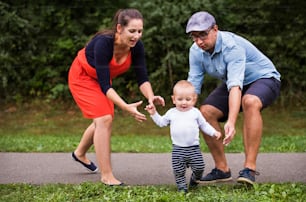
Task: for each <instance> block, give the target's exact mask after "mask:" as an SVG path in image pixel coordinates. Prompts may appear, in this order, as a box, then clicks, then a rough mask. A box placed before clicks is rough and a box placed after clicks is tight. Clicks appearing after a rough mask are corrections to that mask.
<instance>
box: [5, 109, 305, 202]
mask: <svg viewBox="0 0 306 202" xmlns="http://www.w3.org/2000/svg"><path fill="white" fill-rule="evenodd" d="M161 110H163V109H161ZM164 110H166V109H164ZM161 113H162V111H161ZM263 118H264V129H263V131H264V135H263V139H262V144H261V148H260V152H306V147H305V145H306V122H305V120H306V110H303V109H290V110H289V109H279V108H277V107H276V106H275V107H272V108H268V109H266V110H264V111H263ZM89 124H90V120H86V119H84V118H82V115H81V113H80V112H79V110H78V109H77V108H76V107H75V106H74V105H72V106H67V105H66V104H62V103H59V104H54V103H53V104H50V103H38V104H37V103H34V104H30V105H23V106H22V107H15V106H5V107H4V108H2V109H1V110H0V126H1V127H0V151H1V152H71V151H73V150H74V149H75V147H76V146H77V144H78V142H79V140H80V138H81V135H82V132H83V130H84V129H85V128H86V127H87V126H88V125H89ZM241 126H242V117H241V115H240V116H239V119H238V122H237V128H236V130H237V135H236V137H235V139H234V140H233V141H232V143H231V144H230V145H229V146H228V147H227V148H226V152H243V147H242V138H241V136H242V135H241V134H242V132H241V128H242V127H241ZM201 149H202V151H203V152H208V150H207V147H206V145H205V143H204V141H203V140H201ZM91 151H93V148H92V149H91ZM112 151H113V152H158V153H160V152H170V151H171V141H170V137H169V128H168V127H166V128H159V127H157V126H156V125H154V123H153V122H152V121H151V120H150V118H149V117H148V121H147V122H146V123H137V122H136V121H135V120H134V119H133V118H131V117H129V116H128V115H126V114H125V113H122V112H116V117H115V122H114V125H113V136H112ZM0 169H1V167H0ZM0 182H1V176H0ZM305 193H306V184H305V183H278V184H271V183H265V184H256V185H255V186H254V188H252V189H247V188H246V187H241V186H238V185H236V184H216V185H209V186H199V187H198V189H196V190H191V191H190V192H189V193H188V194H187V195H184V194H181V193H178V192H177V191H176V187H175V185H160V186H126V187H106V186H104V185H102V184H101V183H89V182H84V183H81V184H75V185H71V184H45V185H32V184H0V201H5V202H11V201H22V202H27V201H43V202H45V201H127V202H128V201H139V202H140V201H141V202H142V201H150V202H151V201H171V202H172V201H175V202H179V201H192V202H193V201H213V202H215V201H230V202H232V201H237V202H240V201H243V202H244V201H246V202H248V201H250V202H253V201H254V202H255V201H256V202H257V201H262V202H266V201H267V202H269V201H271V202H274V201H277V202H278V201H281V202H282V201H284V202H287V201H297V202H299V201H300V202H302V201H306V194H305Z"/></svg>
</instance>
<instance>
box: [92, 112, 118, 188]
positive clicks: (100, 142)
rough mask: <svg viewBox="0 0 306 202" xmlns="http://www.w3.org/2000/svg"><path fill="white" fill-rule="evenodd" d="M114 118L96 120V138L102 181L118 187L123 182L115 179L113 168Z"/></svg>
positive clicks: (104, 117) (109, 116)
mask: <svg viewBox="0 0 306 202" xmlns="http://www.w3.org/2000/svg"><path fill="white" fill-rule="evenodd" d="M112 122H113V117H112V116H111V115H105V116H102V117H99V118H95V119H94V126H95V131H94V137H93V142H94V146H95V151H96V156H97V162H98V165H99V168H100V171H101V181H102V182H103V183H105V184H108V185H118V184H120V183H121V182H120V181H119V180H117V179H116V178H115V176H114V175H113V171H112V166H111V132H112Z"/></svg>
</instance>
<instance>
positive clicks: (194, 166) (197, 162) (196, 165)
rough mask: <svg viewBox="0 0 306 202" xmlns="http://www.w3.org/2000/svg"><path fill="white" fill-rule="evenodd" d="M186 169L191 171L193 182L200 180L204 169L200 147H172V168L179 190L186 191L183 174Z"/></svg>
mask: <svg viewBox="0 0 306 202" xmlns="http://www.w3.org/2000/svg"><path fill="white" fill-rule="evenodd" d="M188 167H190V168H191V170H192V175H191V177H192V178H193V179H194V180H200V179H201V177H202V175H203V172H204V168H205V164H204V160H203V156H202V153H201V150H200V146H199V145H195V146H190V147H180V146H177V145H173V148H172V168H173V174H174V177H175V183H176V185H177V188H178V189H179V190H182V189H185V190H187V183H186V177H185V174H186V169H187V168H188Z"/></svg>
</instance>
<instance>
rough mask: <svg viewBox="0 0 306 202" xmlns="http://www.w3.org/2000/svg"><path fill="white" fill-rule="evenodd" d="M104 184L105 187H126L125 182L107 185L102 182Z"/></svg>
mask: <svg viewBox="0 0 306 202" xmlns="http://www.w3.org/2000/svg"><path fill="white" fill-rule="evenodd" d="M102 184H104V185H105V186H109V187H123V186H125V185H126V184H124V183H123V182H121V183H120V184H106V183H104V182H102Z"/></svg>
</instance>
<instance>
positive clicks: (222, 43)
mask: <svg viewBox="0 0 306 202" xmlns="http://www.w3.org/2000/svg"><path fill="white" fill-rule="evenodd" d="M189 65H190V69H189V74H188V81H190V82H191V83H192V84H193V85H194V86H195V88H196V92H197V93H198V94H200V93H201V88H202V85H203V81H204V75H205V74H209V75H211V76H213V77H216V78H218V79H221V80H222V81H224V82H225V83H226V85H227V88H228V90H229V89H231V88H232V87H233V86H240V88H241V89H243V86H245V85H247V84H250V83H252V82H254V81H256V80H258V79H261V78H271V77H274V78H276V79H277V80H280V73H279V72H278V71H277V70H276V68H275V66H274V65H273V63H272V62H271V60H270V59H269V58H268V57H267V56H265V55H264V54H263V53H262V52H261V51H260V50H258V49H257V48H256V47H255V46H254V45H253V44H252V43H250V42H249V41H248V40H246V39H244V38H242V37H240V36H238V35H236V34H233V33H231V32H225V31H218V35H217V40H216V45H215V50H214V52H213V53H212V54H210V53H209V52H206V51H204V50H202V49H201V48H199V47H198V46H197V45H196V43H194V44H193V45H192V46H191V47H190V51H189Z"/></svg>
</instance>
